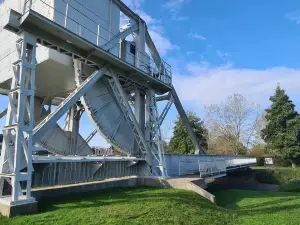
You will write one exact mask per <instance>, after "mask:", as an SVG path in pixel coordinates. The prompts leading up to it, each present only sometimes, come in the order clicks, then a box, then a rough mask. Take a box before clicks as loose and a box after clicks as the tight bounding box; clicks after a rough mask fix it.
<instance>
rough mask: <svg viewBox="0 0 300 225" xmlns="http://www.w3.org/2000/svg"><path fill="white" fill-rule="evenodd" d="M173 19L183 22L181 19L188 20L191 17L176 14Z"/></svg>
mask: <svg viewBox="0 0 300 225" xmlns="http://www.w3.org/2000/svg"><path fill="white" fill-rule="evenodd" d="M171 19H172V20H175V21H178V22H181V21H186V20H188V19H189V17H188V16H178V15H177V14H174V15H172V18H171Z"/></svg>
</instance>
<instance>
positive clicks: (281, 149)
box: [262, 85, 300, 166]
mask: <svg viewBox="0 0 300 225" xmlns="http://www.w3.org/2000/svg"><path fill="white" fill-rule="evenodd" d="M270 101H271V102H272V105H271V107H270V108H268V109H266V116H265V117H266V119H267V125H266V127H265V128H264V129H263V130H262V138H263V140H264V141H265V142H266V143H267V145H268V147H269V148H271V149H272V150H273V151H274V152H275V153H277V154H278V155H279V156H281V157H282V158H284V159H289V160H290V161H291V163H292V165H293V166H295V159H297V158H299V156H300V117H299V115H298V113H297V112H296V110H295V105H294V104H293V102H292V100H290V98H289V96H288V95H287V94H286V93H285V90H284V89H281V88H280V86H279V85H278V86H277V88H276V90H275V94H274V95H273V96H271V97H270Z"/></svg>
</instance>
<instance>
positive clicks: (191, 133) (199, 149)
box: [171, 87, 206, 155]
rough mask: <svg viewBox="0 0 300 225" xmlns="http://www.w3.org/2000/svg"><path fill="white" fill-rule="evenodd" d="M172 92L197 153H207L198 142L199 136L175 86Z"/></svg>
mask: <svg viewBox="0 0 300 225" xmlns="http://www.w3.org/2000/svg"><path fill="white" fill-rule="evenodd" d="M171 94H172V97H173V99H174V104H175V106H176V109H177V111H178V113H179V116H180V118H181V120H182V123H183V124H184V126H185V127H186V129H187V131H188V134H189V136H190V138H191V141H192V143H193V145H194V147H195V154H200V155H206V153H205V151H204V150H203V149H202V148H201V147H200V145H199V143H198V140H197V137H196V135H195V133H194V131H193V128H192V126H191V124H190V122H189V119H188V117H187V115H186V113H185V111H184V109H183V107H182V104H181V102H180V100H179V97H178V95H177V93H176V91H175V88H174V87H173V89H172V90H171Z"/></svg>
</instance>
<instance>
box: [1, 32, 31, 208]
mask: <svg viewBox="0 0 300 225" xmlns="http://www.w3.org/2000/svg"><path fill="white" fill-rule="evenodd" d="M16 47H17V53H18V57H19V58H18V59H17V61H16V62H14V63H13V70H14V77H13V78H12V84H11V91H10V92H9V94H8V98H9V104H8V110H7V118H6V125H5V127H4V128H3V138H4V142H3V146H2V151H1V160H0V172H1V174H0V176H1V178H0V186H1V190H0V192H1V196H3V186H4V180H9V179H10V184H11V186H12V196H11V199H10V201H12V202H15V201H18V200H21V199H20V197H21V196H22V195H23V194H22V190H21V182H24V181H25V182H26V196H25V197H22V201H24V200H25V201H26V200H27V201H32V200H34V199H33V198H32V197H31V176H32V147H33V143H32V131H33V127H34V92H35V67H36V58H35V55H36V37H34V36H32V35H30V34H28V33H26V32H23V33H21V34H19V39H18V40H17V42H16ZM25 120H26V121H28V122H27V123H26V124H25ZM24 168H26V169H25V170H23V169H24ZM21 171H22V172H21Z"/></svg>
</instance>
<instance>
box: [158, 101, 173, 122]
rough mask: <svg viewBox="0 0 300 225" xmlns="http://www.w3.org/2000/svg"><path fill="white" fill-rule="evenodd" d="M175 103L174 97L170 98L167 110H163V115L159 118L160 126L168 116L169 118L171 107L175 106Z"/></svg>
mask: <svg viewBox="0 0 300 225" xmlns="http://www.w3.org/2000/svg"><path fill="white" fill-rule="evenodd" d="M173 103H174V100H173V97H172V96H171V97H170V98H169V101H168V103H167V105H166V106H165V108H164V109H163V111H162V113H161V114H160V116H159V125H160V126H161V125H162V123H163V122H164V119H165V118H166V116H167V114H168V112H169V110H170V108H171V106H172V105H173Z"/></svg>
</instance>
